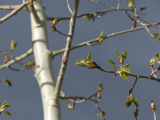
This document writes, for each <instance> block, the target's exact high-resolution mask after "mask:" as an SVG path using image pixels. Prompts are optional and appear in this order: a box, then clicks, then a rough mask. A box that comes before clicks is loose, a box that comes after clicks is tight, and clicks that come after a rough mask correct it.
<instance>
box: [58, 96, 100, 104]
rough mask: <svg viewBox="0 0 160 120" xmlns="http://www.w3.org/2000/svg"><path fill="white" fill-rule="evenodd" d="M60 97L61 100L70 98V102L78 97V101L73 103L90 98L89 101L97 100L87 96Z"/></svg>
mask: <svg viewBox="0 0 160 120" xmlns="http://www.w3.org/2000/svg"><path fill="white" fill-rule="evenodd" d="M60 99H62V100H70V101H71V102H73V101H72V100H77V99H79V101H75V103H82V102H84V101H86V100H91V101H94V102H98V101H97V100H95V99H93V98H89V97H79V96H75V97H72V96H68V97H60Z"/></svg>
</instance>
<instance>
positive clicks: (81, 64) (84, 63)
mask: <svg viewBox="0 0 160 120" xmlns="http://www.w3.org/2000/svg"><path fill="white" fill-rule="evenodd" d="M75 65H79V66H82V67H87V66H88V65H87V64H86V60H84V59H83V60H77V62H76V63H75Z"/></svg>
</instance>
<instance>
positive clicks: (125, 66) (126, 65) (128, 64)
mask: <svg viewBox="0 0 160 120" xmlns="http://www.w3.org/2000/svg"><path fill="white" fill-rule="evenodd" d="M129 65H130V63H128V64H127V65H124V66H121V67H124V68H126V67H128V66H129Z"/></svg>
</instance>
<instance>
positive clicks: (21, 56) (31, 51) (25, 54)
mask: <svg viewBox="0 0 160 120" xmlns="http://www.w3.org/2000/svg"><path fill="white" fill-rule="evenodd" d="M159 24H160V23H154V25H159ZM147 27H151V26H150V25H147ZM141 29H145V27H138V28H134V29H128V30H124V31H120V32H116V33H112V34H109V35H107V36H106V38H109V37H113V36H117V35H120V34H124V33H128V32H134V31H137V30H141ZM98 40H99V38H95V39H92V40H89V41H86V42H83V43H80V44H78V45H75V46H72V47H71V50H74V49H77V48H80V47H83V46H86V45H88V44H91V43H94V42H97V41H98ZM105 40H106V39H105ZM64 50H65V49H64V48H63V49H60V50H57V51H52V54H53V56H54V57H55V56H56V55H59V54H62V53H63V52H64ZM32 53H33V50H32V48H30V49H29V50H28V51H27V52H25V53H24V54H22V55H20V56H18V57H16V58H15V60H17V61H20V60H23V59H25V58H26V57H28V56H30V55H31V54H32ZM54 57H53V58H54ZM14 63H16V62H15V61H13V60H11V61H9V62H8V63H6V64H3V65H0V70H1V69H4V68H6V67H8V66H10V65H12V64H14Z"/></svg>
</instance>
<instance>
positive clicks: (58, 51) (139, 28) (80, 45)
mask: <svg viewBox="0 0 160 120" xmlns="http://www.w3.org/2000/svg"><path fill="white" fill-rule="evenodd" d="M159 24H160V23H154V25H159ZM147 27H151V26H150V25H148V26H147ZM141 29H145V27H138V28H134V29H128V30H124V31H120V32H116V33H112V34H109V35H107V36H105V37H106V38H109V37H113V36H116V35H120V34H124V33H128V32H133V31H137V30H141ZM98 40H99V38H95V39H92V40H89V41H87V42H83V43H80V44H78V45H75V46H72V47H71V50H74V49H76V48H79V47H82V46H86V45H88V44H91V43H95V42H97V41H98ZM105 40H106V39H105ZM64 50H65V48H63V49H61V50H57V51H53V52H52V54H53V55H54V56H56V55H59V54H62V53H63V52H64Z"/></svg>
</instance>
